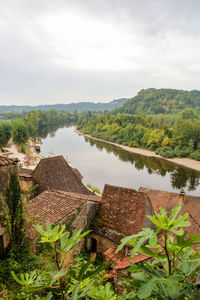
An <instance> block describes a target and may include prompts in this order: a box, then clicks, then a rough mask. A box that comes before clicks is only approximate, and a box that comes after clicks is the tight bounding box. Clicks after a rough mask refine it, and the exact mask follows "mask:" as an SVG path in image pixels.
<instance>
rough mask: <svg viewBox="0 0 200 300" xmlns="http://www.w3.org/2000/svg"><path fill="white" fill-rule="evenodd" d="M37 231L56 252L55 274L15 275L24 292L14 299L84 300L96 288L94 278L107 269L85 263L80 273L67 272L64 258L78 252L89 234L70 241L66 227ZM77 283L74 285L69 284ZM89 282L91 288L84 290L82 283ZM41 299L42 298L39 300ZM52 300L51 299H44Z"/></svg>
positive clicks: (34, 272)
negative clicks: (93, 286) (80, 244)
mask: <svg viewBox="0 0 200 300" xmlns="http://www.w3.org/2000/svg"><path fill="white" fill-rule="evenodd" d="M35 228H36V229H37V231H38V232H39V233H40V234H41V240H40V242H41V243H48V244H49V245H51V247H52V249H53V250H54V262H55V270H47V271H43V272H40V271H39V270H33V271H32V272H30V273H27V272H26V273H21V274H20V275H16V273H15V272H12V276H13V278H14V279H15V281H16V282H17V283H18V284H19V285H20V286H21V288H20V290H18V291H16V292H14V293H11V296H12V297H13V298H20V299H43V298H40V297H49V299H51V298H53V299H67V300H70V299H71V300H72V299H73V300H78V299H83V298H85V296H86V295H87V294H88V292H89V290H90V287H91V286H92V284H93V282H94V280H93V278H94V276H96V275H97V274H98V273H100V272H102V271H103V270H104V269H105V265H101V266H99V267H97V268H93V269H91V261H88V262H85V263H84V264H82V265H81V267H80V268H78V270H76V269H72V270H71V271H70V273H69V270H66V269H64V268H63V266H62V259H61V254H67V253H69V252H71V250H72V249H74V248H75V247H76V246H77V245H78V243H79V242H80V240H81V239H82V238H83V237H85V236H86V235H87V234H88V232H89V231H87V232H84V233H81V230H78V231H77V232H75V233H74V234H73V235H72V236H71V237H70V232H67V231H65V226H64V225H56V226H52V225H51V224H49V223H48V224H47V225H46V228H44V227H43V226H41V225H36V226H35ZM72 279H73V280H74V284H73V285H71V286H70V285H69V283H68V281H71V280H72ZM87 280H88V285H87V286H85V287H84V290H83V288H82V286H81V285H82V283H83V282H84V281H87ZM38 297H39V298H38ZM44 299H48V298H44Z"/></svg>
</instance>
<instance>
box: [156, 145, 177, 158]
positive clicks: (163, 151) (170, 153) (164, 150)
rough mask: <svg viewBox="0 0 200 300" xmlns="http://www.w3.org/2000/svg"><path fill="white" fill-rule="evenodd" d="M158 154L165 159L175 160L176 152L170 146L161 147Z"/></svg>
mask: <svg viewBox="0 0 200 300" xmlns="http://www.w3.org/2000/svg"><path fill="white" fill-rule="evenodd" d="M156 154H159V155H161V156H163V157H167V158H173V157H174V156H175V155H174V150H173V149H172V148H170V147H168V146H166V147H160V148H158V149H157V151H156Z"/></svg>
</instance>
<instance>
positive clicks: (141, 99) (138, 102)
mask: <svg viewBox="0 0 200 300" xmlns="http://www.w3.org/2000/svg"><path fill="white" fill-rule="evenodd" d="M185 108H191V109H194V110H195V111H196V112H198V113H200V91H199V90H192V91H184V90H175V89H154V88H150V89H146V90H141V91H140V92H139V93H138V94H137V96H135V97H133V98H131V99H129V100H128V101H127V102H126V103H125V104H124V105H123V106H122V107H120V108H119V109H116V110H115V112H120V113H129V114H137V113H140V112H143V113H146V114H160V113H166V114H175V113H178V112H180V111H182V110H183V109H185Z"/></svg>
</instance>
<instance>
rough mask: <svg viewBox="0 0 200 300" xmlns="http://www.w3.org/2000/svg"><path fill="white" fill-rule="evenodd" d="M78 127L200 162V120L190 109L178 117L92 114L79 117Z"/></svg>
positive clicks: (94, 133)
mask: <svg viewBox="0 0 200 300" xmlns="http://www.w3.org/2000/svg"><path fill="white" fill-rule="evenodd" d="M77 128H78V129H79V130H80V131H81V132H83V133H86V134H90V135H91V136H94V137H97V138H100V139H103V140H107V141H111V142H114V143H119V144H124V145H128V146H130V147H140V148H144V149H149V150H153V151H155V152H156V153H157V154H159V155H161V156H164V157H168V158H172V157H175V156H177V157H189V158H193V159H198V160H199V159H200V155H199V150H200V120H199V119H198V118H197V116H196V113H195V112H194V111H192V110H191V109H186V110H184V111H183V112H182V113H181V114H180V115H179V116H178V117H176V118H172V116H167V115H145V114H141V113H140V114H138V115H137V116H135V115H131V114H125V113H121V114H119V113H117V114H108V113H107V114H95V113H94V114H92V115H91V116H90V117H88V116H86V115H83V116H81V117H80V118H79V122H78V125H77Z"/></svg>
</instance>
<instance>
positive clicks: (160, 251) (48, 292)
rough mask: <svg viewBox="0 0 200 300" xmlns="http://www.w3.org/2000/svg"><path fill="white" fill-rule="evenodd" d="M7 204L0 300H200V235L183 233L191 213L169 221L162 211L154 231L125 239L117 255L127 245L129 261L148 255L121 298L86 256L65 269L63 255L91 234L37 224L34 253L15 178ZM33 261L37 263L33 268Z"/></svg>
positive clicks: (134, 268)
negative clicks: (27, 234)
mask: <svg viewBox="0 0 200 300" xmlns="http://www.w3.org/2000/svg"><path fill="white" fill-rule="evenodd" d="M11 195H12V197H11ZM6 199H7V203H9V207H15V209H11V210H10V213H11V217H9V216H8V214H7V212H6V210H4V209H3V211H4V213H5V214H4V219H5V222H6V223H7V226H8V232H9V235H10V238H11V239H10V245H9V247H8V249H6V252H5V256H4V259H3V260H1V262H0V299H2V300H6V299H30V300H31V299H37V300H39V299H49V300H50V299H67V300H79V299H85V300H86V299H87V300H89V299H96V300H125V299H129V300H132V299H149V300H152V299H155V300H160V299H168V300H170V299H180V300H182V299H185V300H186V299H187V300H189V299H191V300H195V299H199V297H200V291H199V285H198V282H197V281H196V280H197V276H198V273H199V270H200V254H199V244H200V235H195V234H190V236H188V234H187V231H185V230H184V229H183V228H185V227H187V226H190V222H189V221H187V217H188V213H185V214H184V215H180V214H179V212H180V209H181V207H180V206H177V207H175V208H173V209H172V212H171V215H170V216H168V215H167V212H166V211H165V209H163V208H161V209H160V214H158V213H155V215H154V216H149V219H150V220H151V221H152V222H153V224H154V225H155V230H153V229H150V228H143V230H142V231H141V232H139V233H138V234H136V235H133V236H129V237H126V238H124V239H122V241H121V245H120V246H119V247H118V249H117V251H120V250H121V249H122V248H123V246H124V245H126V244H129V245H130V246H132V247H133V248H132V253H131V259H132V258H133V257H134V255H136V253H142V254H146V255H148V256H149V259H148V260H146V261H143V262H141V263H137V264H131V263H130V267H129V268H128V273H127V275H124V278H123V280H122V281H121V282H118V284H119V285H120V286H121V288H122V291H123V292H122V294H121V295H120V294H117V293H116V292H115V291H114V288H115V286H112V284H111V282H109V281H108V279H107V278H106V277H105V276H104V271H105V269H106V268H107V267H108V265H105V264H102V263H98V264H97V265H95V264H94V263H92V262H91V261H90V258H89V256H86V254H85V255H84V254H81V255H79V256H78V257H76V262H75V263H74V264H72V265H71V266H70V267H67V268H66V267H64V266H63V265H62V255H63V254H64V255H66V254H68V253H69V252H70V251H72V250H73V249H74V248H75V247H76V246H77V244H78V243H79V241H80V239H82V238H84V237H85V236H87V234H88V233H89V231H87V230H85V231H81V230H78V231H77V232H75V233H74V234H73V235H72V234H71V232H69V231H66V227H65V225H55V226H52V225H51V224H47V225H46V227H43V226H41V225H35V228H36V230H37V231H38V232H39V234H40V236H41V238H40V241H39V244H40V245H43V246H42V247H41V246H40V247H38V250H37V253H36V254H33V253H31V251H30V249H29V248H28V244H26V243H25V241H26V239H25V235H24V233H25V230H24V229H25V227H24V225H25V223H26V220H25V215H24V214H23V209H22V201H21V196H20V189H19V183H18V181H17V177H16V176H14V175H13V176H12V177H11V183H10V187H9V189H8V193H7V198H6ZM10 201H11V202H12V201H13V204H12V205H11V204H10ZM14 203H15V204H14ZM15 224H18V225H17V226H18V227H17V229H16V225H15ZM18 229H19V230H18ZM16 230H17V231H18V232H16ZM16 233H17V235H16ZM15 235H16V236H15ZM14 236H15V238H13V237H14ZM25 244H26V247H25ZM22 245H23V246H22ZM25 248H26V252H25ZM31 257H34V259H33V258H32V260H31V263H30V261H29V260H30V258H31ZM28 262H29V264H27V263H28Z"/></svg>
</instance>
